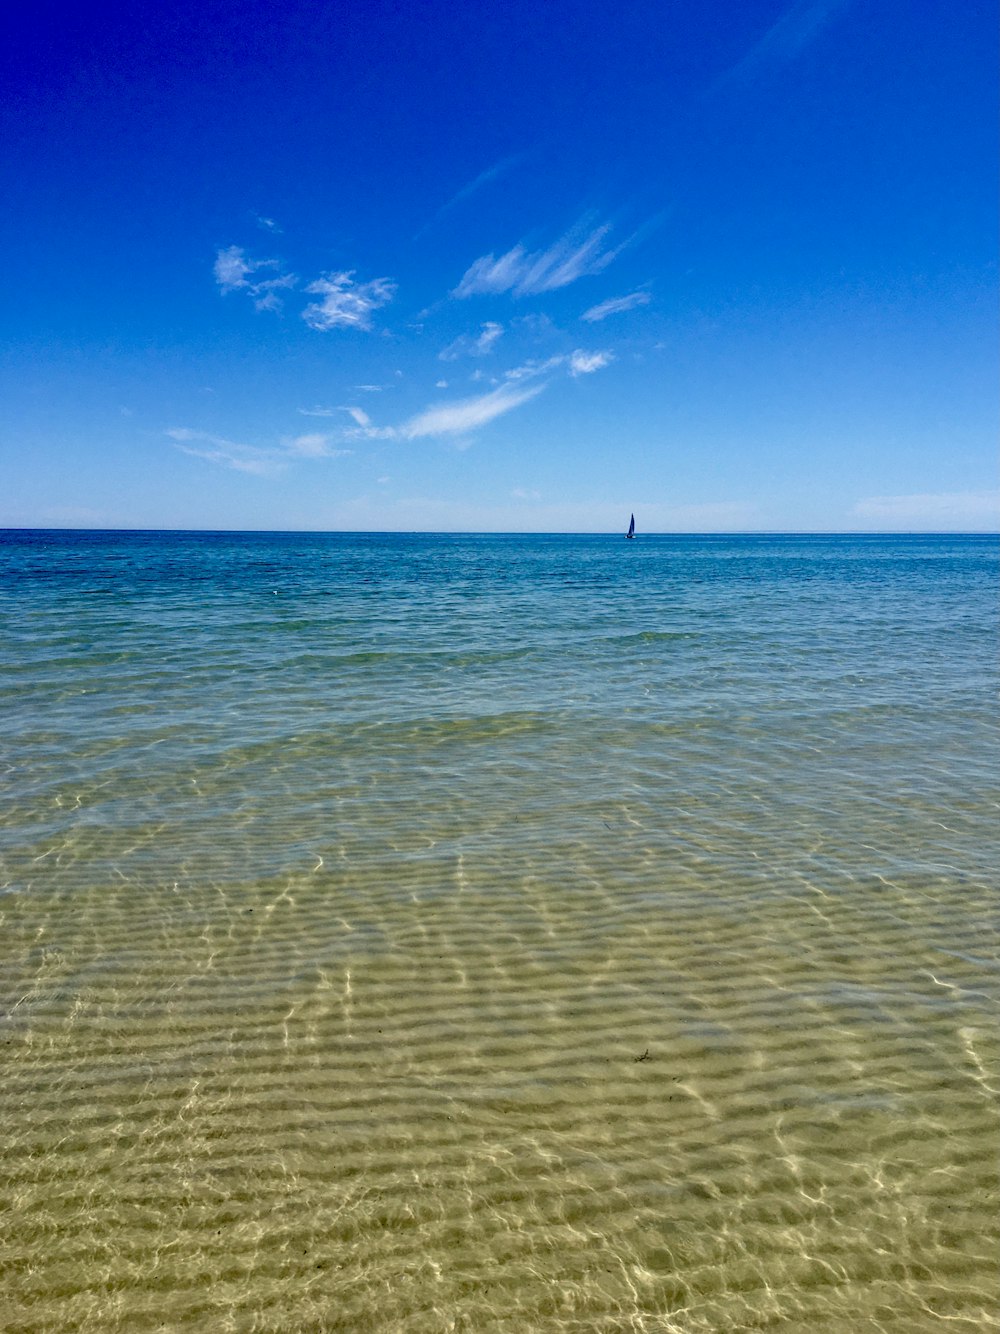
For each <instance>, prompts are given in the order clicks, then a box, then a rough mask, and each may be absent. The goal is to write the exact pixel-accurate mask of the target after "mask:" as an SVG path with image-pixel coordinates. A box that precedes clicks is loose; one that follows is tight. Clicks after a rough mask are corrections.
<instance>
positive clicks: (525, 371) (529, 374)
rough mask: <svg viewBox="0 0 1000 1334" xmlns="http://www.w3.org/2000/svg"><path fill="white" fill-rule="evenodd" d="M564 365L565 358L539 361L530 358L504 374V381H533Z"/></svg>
mask: <svg viewBox="0 0 1000 1334" xmlns="http://www.w3.org/2000/svg"><path fill="white" fill-rule="evenodd" d="M565 364H566V358H565V356H562V355H560V356H555V357H545V358H544V360H540V359H539V358H538V357H532V358H531V359H530V360H528V361H523V362H522V363H521V365H520V366H514V367H513V368H512V369H511V370H509V371H505V372H504V379H505V380H535V379H537V378H538V376H539V375H547V374H548V373H549V371H554V370H555V369H556V368H557V367H558V366H564V365H565Z"/></svg>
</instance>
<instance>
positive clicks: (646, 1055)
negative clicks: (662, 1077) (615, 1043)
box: [632, 1047, 651, 1064]
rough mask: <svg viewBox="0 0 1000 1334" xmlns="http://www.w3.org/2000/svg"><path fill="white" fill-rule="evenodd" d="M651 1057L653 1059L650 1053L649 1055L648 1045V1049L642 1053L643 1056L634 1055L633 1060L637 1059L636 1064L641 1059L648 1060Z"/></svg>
mask: <svg viewBox="0 0 1000 1334" xmlns="http://www.w3.org/2000/svg"><path fill="white" fill-rule="evenodd" d="M650 1059H651V1058H650V1055H649V1048H648V1047H647V1048H646V1050H645V1051H644V1052H643V1053H642V1055H641V1056H633V1057H632V1060H633V1061H635V1062H636V1064H638V1063H639V1061H648V1060H650Z"/></svg>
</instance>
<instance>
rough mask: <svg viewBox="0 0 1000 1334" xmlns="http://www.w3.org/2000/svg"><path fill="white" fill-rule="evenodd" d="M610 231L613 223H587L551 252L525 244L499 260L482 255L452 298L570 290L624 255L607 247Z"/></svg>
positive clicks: (492, 256)
mask: <svg viewBox="0 0 1000 1334" xmlns="http://www.w3.org/2000/svg"><path fill="white" fill-rule="evenodd" d="M610 232H611V224H610V223H603V224H602V225H601V226H599V227H591V226H590V224H589V223H587V222H584V223H581V224H580V225H579V226H577V227H574V228H572V229H571V230H570V231H568V232H567V233H566V235H565V236H563V237H561V238H560V239H559V240H558V241H556V242H555V243H554V244H553V245H551V246H549V248H548V249H547V250H536V251H530V252H529V251H527V250H525V248H524V246H523V245H516V246H514V248H513V249H512V250H508V251H507V252H506V254H503V255H500V257H499V258H498V257H497V256H496V255H493V254H489V255H482V256H481V257H480V258H479V259H477V260H476V261H475V262H474V263H473V264H471V265H470V266H469V268H468V269H466V271H465V273H464V274H463V276H462V280H461V282H460V283H459V284H458V286H457V287H456V288H455V290H454V292H453V293H452V295H453V296H456V297H469V296H477V295H482V294H490V293H497V292H511V293H512V294H513V295H514V296H533V295H537V294H538V293H540V292H551V291H554V290H555V289H556V288H559V287H566V286H568V285H569V284H570V283H573V282H576V280H577V279H578V278H583V277H585V276H587V275H590V274H595V273H600V272H601V271H602V270H603V269H606V268H607V266H608V265H609V264H610V263H611V262H612V260H614V259H615V257H616V256H617V255H618V254H620V253H621V250H622V249H623V246H617V247H616V248H615V249H613V250H608V249H606V248H605V241H606V239H607V237H608V235H609V234H610ZM625 244H627V242H626V243H625Z"/></svg>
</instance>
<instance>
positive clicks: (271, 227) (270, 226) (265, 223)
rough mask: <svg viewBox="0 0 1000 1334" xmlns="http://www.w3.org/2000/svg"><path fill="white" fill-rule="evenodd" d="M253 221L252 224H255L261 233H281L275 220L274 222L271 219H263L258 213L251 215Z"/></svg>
mask: <svg viewBox="0 0 1000 1334" xmlns="http://www.w3.org/2000/svg"><path fill="white" fill-rule="evenodd" d="M253 219H254V222H256V224H257V226H258V227H259V228H260V229H261V230H262V231H265V232H279V233H280V232H281V228H280V227H279V226H278V224H277V223H276V222H275V220H274V219H273V218H265V217H263V216H262V214H260V213H255V214H254V215H253Z"/></svg>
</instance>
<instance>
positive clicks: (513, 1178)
mask: <svg viewBox="0 0 1000 1334" xmlns="http://www.w3.org/2000/svg"><path fill="white" fill-rule="evenodd" d="M611 543H612V540H611V539H596V538H592V539H551V540H546V539H475V538H463V539H458V538H455V539H448V538H437V539H430V538H427V539H415V538H410V539H390V538H362V539H346V538H319V537H312V538H311V537H284V538H279V537H256V538H252V537H243V538H240V537H232V536H229V537H222V536H218V537H206V536H197V537H195V536H190V537H184V536H178V535H173V536H171V535H117V536H116V535H76V536H72V537H71V536H68V535H62V536H60V535H54V534H31V535H29V534H19V535H18V534H15V535H10V534H7V535H4V538H3V541H2V542H0V569H2V570H3V573H4V582H3V592H2V594H0V614H2V615H3V617H4V643H5V644H6V645H7V646H8V648H9V650H10V651H9V653H8V654H7V661H6V665H5V667H4V671H3V678H2V685H0V707H2V711H3V719H4V723H3V735H4V737H5V738H6V740H5V741H4V743H3V746H2V752H0V753H2V756H3V759H2V778H3V804H2V807H0V858H2V861H0V1020H2V1022H0V1061H2V1067H3V1068H2V1079H0V1136H2V1141H3V1154H2V1158H0V1328H2V1329H3V1330H4V1331H5V1334H13V1332H15V1331H16V1332H18V1334H20V1332H27V1331H43V1332H45V1331H52V1332H53V1334H55V1331H59V1332H60V1334H61V1332H62V1331H67V1330H85V1331H109V1330H128V1331H145V1330H175V1329H176V1330H206V1331H216V1330H218V1331H240V1332H242V1331H286V1330H287V1331H295V1332H297V1331H335V1330H343V1331H382V1330H385V1331H396V1330H399V1331H407V1332H409V1331H428V1332H429V1334H430V1332H434V1331H442V1332H443V1331H468V1332H469V1334H473V1332H475V1334H478V1332H479V1331H498V1332H499V1331H504V1332H505V1334H508V1332H509V1334H515V1332H516V1331H525V1330H531V1331H535V1330H537V1331H553V1332H554V1331H574V1332H575V1331H580V1332H581V1334H582V1332H583V1331H609V1332H610V1331H650V1332H652V1331H657V1332H660V1331H664V1332H666V1331H677V1334H699V1332H701V1331H729V1330H753V1329H768V1330H772V1331H789V1332H791V1331H801V1332H802V1334H805V1332H806V1331H817V1330H822V1331H831V1332H833V1334H864V1332H866V1331H871V1332H872V1334H874V1332H875V1331H887V1332H890V1334H910V1332H911V1331H918V1332H919V1331H928V1332H930V1331H939V1330H942V1329H947V1330H955V1331H980V1330H988V1329H995V1328H997V1327H998V1326H1000V1314H998V1313H1000V1279H998V1266H997V1263H996V1261H997V1255H998V1253H1000V1247H998V1241H1000V1236H998V1224H997V1218H998V1217H1000V1192H998V1181H997V1165H998V1161H1000V1097H998V1095H1000V1041H998V1033H1000V1024H998V1018H1000V1016H998V1008H1000V1007H998V1001H1000V962H998V955H997V948H996V944H997V940H996V927H997V908H998V901H1000V893H998V890H1000V884H998V872H997V868H998V867H1000V821H997V819H996V815H997V808H998V804H1000V803H998V799H997V791H996V775H997V773H998V772H1000V765H998V758H1000V747H998V744H997V730H996V717H995V702H994V700H995V696H994V694H993V692H995V688H996V680H995V665H994V661H993V654H992V642H991V641H992V638H993V635H994V633H995V624H994V617H995V611H994V608H993V594H992V587H993V582H994V580H995V574H996V564H997V545H996V543H995V542H994V541H992V540H989V539H943V538H939V539H811V540H810V539H791V538H785V539H779V538H770V539H699V540H696V539H686V540H685V539H662V540H655V539H650V540H647V541H646V542H644V543H636V544H627V545H626V544H624V543H621V542H617V543H615V544H614V545H612V544H611ZM623 548H624V550H623Z"/></svg>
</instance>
